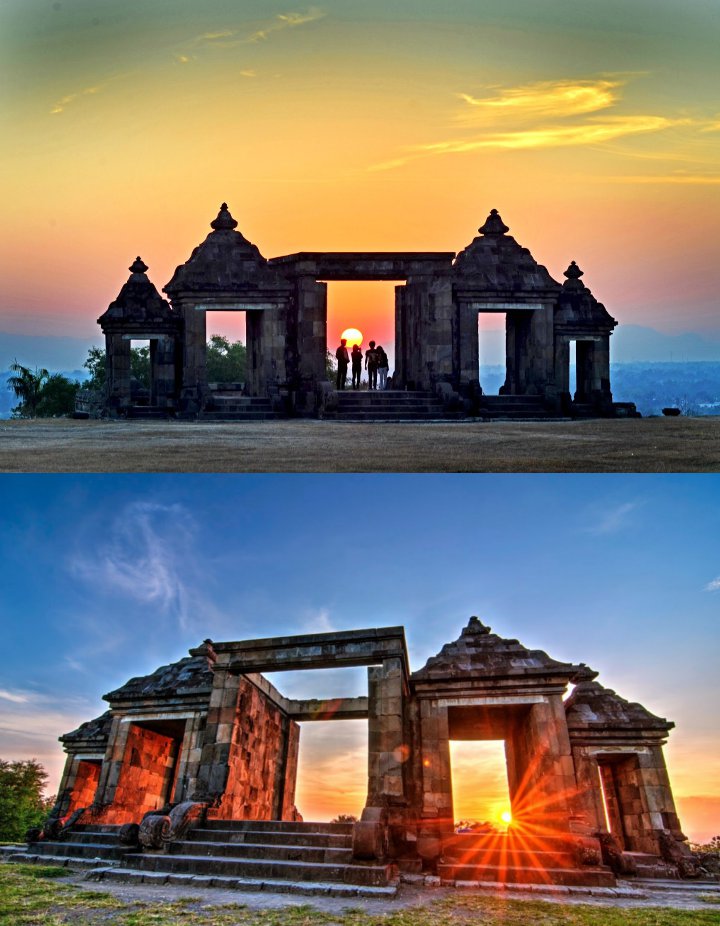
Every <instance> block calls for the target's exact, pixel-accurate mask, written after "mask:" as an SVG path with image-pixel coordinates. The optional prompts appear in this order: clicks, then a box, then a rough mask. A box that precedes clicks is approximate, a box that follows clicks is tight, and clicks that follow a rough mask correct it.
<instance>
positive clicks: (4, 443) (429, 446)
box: [0, 417, 720, 473]
mask: <svg viewBox="0 0 720 926" xmlns="http://www.w3.org/2000/svg"><path fill="white" fill-rule="evenodd" d="M718 471H720V417H717V418H646V419H630V420H618V421H612V420H598V421H575V422H509V421H507V422H493V423H487V422H486V423H482V422H457V423H440V422H438V423H427V424H408V423H403V424H389V423H376V424H370V423H361V424H351V423H341V422H332V421H263V422H234V423H233V422H227V423H193V422H154V421H153V422H140V421H137V422H119V421H118V422H107V421H73V420H65V419H58V420H39V421H6V422H3V423H2V425H0V472H14V473H20V472H58V473H62V472H180V473H200V472H226V473H227V472H256V473H262V472H397V473H403V472H649V473H653V472H718Z"/></svg>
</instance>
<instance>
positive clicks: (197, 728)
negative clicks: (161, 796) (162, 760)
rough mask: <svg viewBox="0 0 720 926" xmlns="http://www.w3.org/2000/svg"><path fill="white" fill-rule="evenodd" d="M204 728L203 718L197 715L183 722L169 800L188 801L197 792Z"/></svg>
mask: <svg viewBox="0 0 720 926" xmlns="http://www.w3.org/2000/svg"><path fill="white" fill-rule="evenodd" d="M204 726H205V718H204V717H203V716H202V715H201V714H199V713H197V714H193V716H192V717H189V718H188V719H187V720H186V721H185V733H184V735H183V739H182V745H181V746H180V755H179V757H178V762H177V772H176V775H175V789H174V795H173V796H172V798H171V800H173V801H186V800H190V795H192V794H193V793H194V792H195V791H196V790H197V777H198V770H199V768H200V758H201V755H202V746H201V745H200V740H201V735H202V732H203V729H204Z"/></svg>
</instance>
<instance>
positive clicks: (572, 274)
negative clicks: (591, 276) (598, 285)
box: [563, 261, 584, 280]
mask: <svg viewBox="0 0 720 926" xmlns="http://www.w3.org/2000/svg"><path fill="white" fill-rule="evenodd" d="M563 275H564V276H566V277H567V278H568V280H579V279H580V277H581V276H583V275H584V274H583V271H582V270H581V269H580V268H579V267H578V265H577V264H576V263H575V261H572V262H571V263H570V266H569V267H568V268H567V270H566V271H565V273H564V274H563Z"/></svg>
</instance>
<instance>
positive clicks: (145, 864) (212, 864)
mask: <svg viewBox="0 0 720 926" xmlns="http://www.w3.org/2000/svg"><path fill="white" fill-rule="evenodd" d="M186 848H189V847H186ZM122 867H124V868H132V869H134V870H136V871H138V870H139V871H153V872H164V873H166V874H170V873H173V874H199V875H210V876H213V877H215V876H217V877H225V878H255V879H261V880H265V879H270V880H280V881H333V882H336V881H339V882H341V883H344V884H362V885H373V886H384V885H387V883H388V881H389V876H390V867H389V866H386V865H357V864H356V865H343V864H332V863H325V862H295V861H283V860H281V859H276V858H270V859H251V858H247V859H233V858H224V857H222V856H217V855H210V856H208V855H187V854H183V855H180V854H174V855H165V854H151V853H146V854H142V855H141V854H131V855H126V856H125V858H124V860H123V862H122Z"/></svg>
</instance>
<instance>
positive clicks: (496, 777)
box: [450, 740, 511, 832]
mask: <svg viewBox="0 0 720 926" xmlns="http://www.w3.org/2000/svg"><path fill="white" fill-rule="evenodd" d="M450 771H451V781H452V795H453V818H454V821H453V822H454V823H455V826H456V828H457V827H458V824H459V823H465V824H466V826H465V829H467V830H468V831H471V830H470V828H469V827H470V826H472V825H475V824H489V825H488V826H487V827H483V828H482V829H480V828H479V827H478V828H476V829H474V830H472V831H475V832H478V831H484V832H493V831H499V832H504V831H506V830H507V827H508V823H509V822H510V817H511V814H510V792H509V783H508V773H507V758H506V755H505V743H504V741H502V740H451V741H450Z"/></svg>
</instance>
